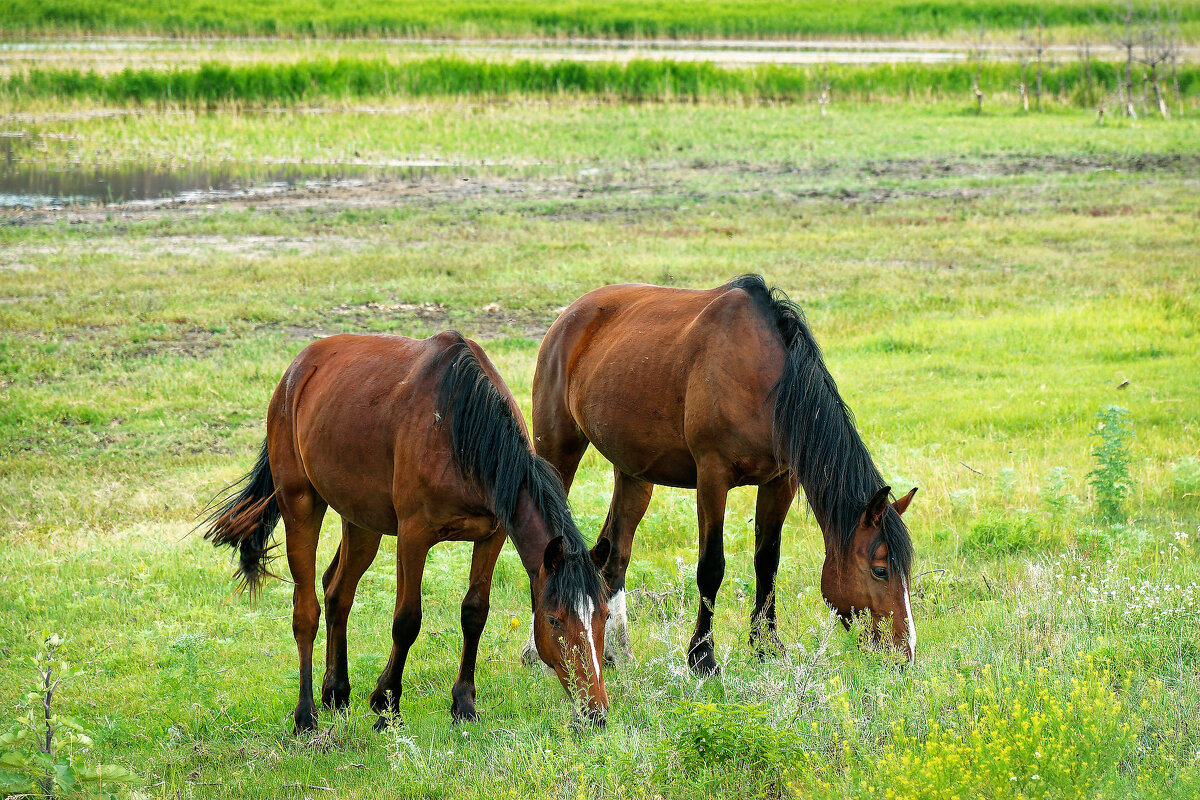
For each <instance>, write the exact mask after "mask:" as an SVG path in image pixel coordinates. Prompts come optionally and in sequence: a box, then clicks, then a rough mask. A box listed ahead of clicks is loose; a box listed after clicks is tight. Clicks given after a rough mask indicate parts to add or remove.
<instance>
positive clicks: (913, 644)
mask: <svg viewBox="0 0 1200 800" xmlns="http://www.w3.org/2000/svg"><path fill="white" fill-rule="evenodd" d="M900 585H901V586H903V587H904V621H905V622H906V623H907V624H908V663H910V664H912V663H915V662H916V660H917V626H916V625H914V624H913V617H912V603H910V602H909V599H908V580H907V579H905V578H901V579H900Z"/></svg>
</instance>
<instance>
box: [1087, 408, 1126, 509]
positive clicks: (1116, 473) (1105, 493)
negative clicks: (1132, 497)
mask: <svg viewBox="0 0 1200 800" xmlns="http://www.w3.org/2000/svg"><path fill="white" fill-rule="evenodd" d="M1096 421H1097V425H1096V430H1094V431H1092V434H1091V435H1092V436H1095V437H1097V438H1098V439H1099V440H1100V443H1099V444H1098V445H1096V446H1095V447H1094V448H1092V458H1094V459H1095V460H1096V467H1095V469H1093V470H1092V471H1091V472H1089V473H1088V483H1089V484H1091V486H1092V489H1093V491H1095V493H1096V504H1097V505H1098V506H1099V509H1100V516H1101V517H1102V518H1104V519H1105V520H1107V521H1109V522H1118V521H1119V520H1120V519H1121V512H1122V509H1123V508H1124V506H1125V500H1126V498H1128V497H1129V490H1130V488H1131V480H1130V477H1129V461H1130V455H1129V446H1130V443H1131V442H1132V441H1133V418H1132V415H1131V414H1130V413H1129V409H1127V408H1122V407H1121V406H1104V407H1103V408H1101V409H1100V412H1099V413H1098V414H1097V415H1096Z"/></svg>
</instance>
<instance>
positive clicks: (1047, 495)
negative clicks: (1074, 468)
mask: <svg viewBox="0 0 1200 800" xmlns="http://www.w3.org/2000/svg"><path fill="white" fill-rule="evenodd" d="M1074 480H1075V478H1074V477H1073V476H1072V475H1071V473H1069V472H1067V470H1066V469H1065V468H1064V467H1054V468H1053V469H1051V470H1050V471H1049V472H1047V473H1046V477H1045V478H1043V479H1042V488H1041V489H1040V490H1039V491H1038V495H1039V496H1040V497H1041V500H1042V506H1043V507H1044V508H1045V509H1046V515H1047V516H1048V517H1049V519H1050V527H1051V528H1055V529H1057V528H1060V527H1062V525H1063V523H1064V522H1065V521H1066V518H1067V516H1068V515H1069V514H1070V513H1071V511H1072V509H1074V508H1075V506H1076V504H1078V503H1079V498H1077V497H1076V496H1075V495H1074V494H1072V493H1071V492H1069V491H1068V490H1067V487H1068V486H1069V485H1070V484H1071V483H1073V482H1074Z"/></svg>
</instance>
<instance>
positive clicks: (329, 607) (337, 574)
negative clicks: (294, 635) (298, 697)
mask: <svg viewBox="0 0 1200 800" xmlns="http://www.w3.org/2000/svg"><path fill="white" fill-rule="evenodd" d="M381 538H382V537H381V536H380V535H379V534H378V533H375V532H374V531H369V530H367V529H366V528H360V527H358V526H357V525H354V524H352V523H350V522H347V521H346V520H344V519H343V520H342V542H341V544H340V545H339V547H338V551H337V554H336V555H335V556H334V557H333V561H332V562H331V563H330V565H329V569H327V570H326V571H325V575H324V577H323V578H322V583H323V584H324V586H325V625H326V635H325V680H324V682H323V683H322V684H321V704H322V705H323V706H325V707H326V708H336V709H342V708H346V707H347V706H349V705H350V665H349V657H348V655H347V647H346V622H347V620H348V619H349V617H350V609H351V607H352V606H353V605H354V594H355V592H356V591H357V590H358V582H359V580H361V579H362V576H363V573H365V572H366V571H367V569H368V568H369V567H370V566H371V562H372V561H374V560H375V554H376V553H378V552H379V540H380V539H381Z"/></svg>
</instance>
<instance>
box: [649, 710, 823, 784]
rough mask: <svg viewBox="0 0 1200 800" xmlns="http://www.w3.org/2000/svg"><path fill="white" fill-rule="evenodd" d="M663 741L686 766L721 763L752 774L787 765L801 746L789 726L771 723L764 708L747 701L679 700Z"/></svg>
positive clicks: (800, 749) (799, 751)
mask: <svg viewBox="0 0 1200 800" xmlns="http://www.w3.org/2000/svg"><path fill="white" fill-rule="evenodd" d="M671 713H672V714H673V716H674V718H675V722H676V724H675V726H674V731H673V735H672V736H670V737H669V738H668V739H666V740H665V741H664V743H663V744H664V745H666V746H667V747H669V749H670V751H671V754H672V755H673V756H674V757H675V758H676V759H678V760H679V761H680V762H681V764H682V766H684V767H685V768H688V767H695V768H703V767H704V766H705V765H709V766H711V765H713V764H720V765H722V767H723V768H725V769H728V768H735V769H738V770H740V771H745V772H751V773H763V772H766V771H768V770H771V769H778V768H780V767H783V766H786V765H787V764H789V763H790V762H791V761H793V760H794V758H795V757H796V756H798V755H799V754H800V753H801V752H802V750H803V748H802V746H801V745H802V743H801V740H800V736H799V734H798V733H796V732H795V731H794V730H792V729H790V728H784V727H776V726H773V725H772V724H771V723H770V722H769V721H768V719H767V711H766V709H765V708H763V707H762V706H759V705H755V704H747V703H695V702H686V703H681V704H680V705H678V706H676V707H675V708H674V709H672V712H671Z"/></svg>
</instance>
